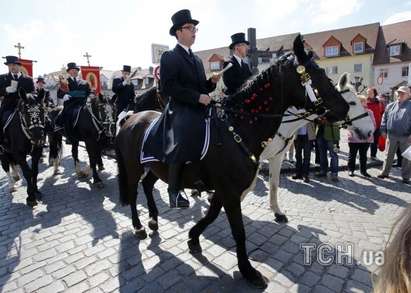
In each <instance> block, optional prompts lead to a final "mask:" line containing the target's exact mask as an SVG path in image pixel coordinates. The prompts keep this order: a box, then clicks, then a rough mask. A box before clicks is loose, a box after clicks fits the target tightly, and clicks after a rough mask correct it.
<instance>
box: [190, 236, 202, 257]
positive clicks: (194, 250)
mask: <svg viewBox="0 0 411 293" xmlns="http://www.w3.org/2000/svg"><path fill="white" fill-rule="evenodd" d="M187 244H188V249H189V251H190V253H191V254H199V253H201V252H202V251H203V250H202V249H201V245H200V243H199V242H197V241H196V242H194V241H193V240H192V239H190V240H188V241H187Z"/></svg>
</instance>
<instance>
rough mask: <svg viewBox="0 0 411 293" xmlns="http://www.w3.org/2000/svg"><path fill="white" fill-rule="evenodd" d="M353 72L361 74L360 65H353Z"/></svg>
mask: <svg viewBox="0 0 411 293" xmlns="http://www.w3.org/2000/svg"><path fill="white" fill-rule="evenodd" d="M354 72H355V73H358V72H362V64H354Z"/></svg>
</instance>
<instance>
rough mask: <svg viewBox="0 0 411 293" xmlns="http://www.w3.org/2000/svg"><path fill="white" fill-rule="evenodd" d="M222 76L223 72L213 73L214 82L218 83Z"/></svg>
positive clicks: (212, 79)
mask: <svg viewBox="0 0 411 293" xmlns="http://www.w3.org/2000/svg"><path fill="white" fill-rule="evenodd" d="M220 78H221V74H216V73H213V75H212V76H211V82H212V83H217V82H218V81H219V80H220Z"/></svg>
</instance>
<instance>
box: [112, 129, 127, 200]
mask: <svg viewBox="0 0 411 293" xmlns="http://www.w3.org/2000/svg"><path fill="white" fill-rule="evenodd" d="M118 140H119V139H118V137H116V142H115V147H114V149H115V152H116V161H117V169H118V175H117V181H118V188H119V192H120V202H121V204H122V205H129V204H130V197H129V194H128V185H129V184H128V180H127V169H126V166H125V161H124V158H123V156H122V154H121V151H120V148H119V146H118V145H119V141H118Z"/></svg>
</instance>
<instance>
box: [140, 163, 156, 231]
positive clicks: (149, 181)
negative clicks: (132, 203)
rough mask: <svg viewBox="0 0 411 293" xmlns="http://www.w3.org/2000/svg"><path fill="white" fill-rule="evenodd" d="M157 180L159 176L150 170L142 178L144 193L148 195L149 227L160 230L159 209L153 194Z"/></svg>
mask: <svg viewBox="0 0 411 293" xmlns="http://www.w3.org/2000/svg"><path fill="white" fill-rule="evenodd" d="M157 180H158V178H157V177H156V175H154V174H153V172H151V171H149V172H148V173H147V175H146V176H145V177H144V179H143V180H142V185H143V190H144V194H145V195H146V199H147V206H148V215H149V217H150V220H149V222H148V227H149V228H150V229H151V230H153V231H157V230H158V209H157V206H156V202H155V201H154V196H153V188H154V184H155V183H156V182H157Z"/></svg>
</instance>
